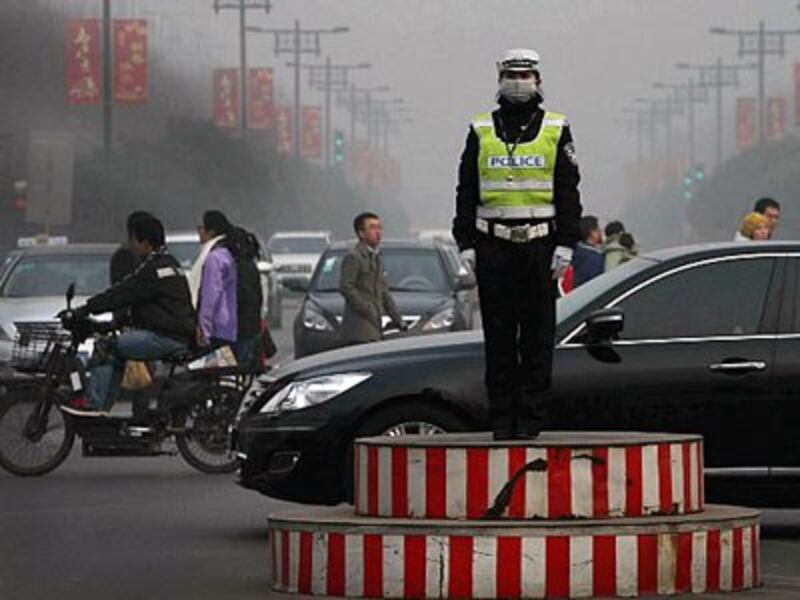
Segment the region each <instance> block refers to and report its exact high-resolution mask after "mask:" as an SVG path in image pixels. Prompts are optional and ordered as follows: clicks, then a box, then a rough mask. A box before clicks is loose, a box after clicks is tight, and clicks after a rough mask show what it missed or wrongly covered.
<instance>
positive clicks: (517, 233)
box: [511, 225, 528, 244]
mask: <svg viewBox="0 0 800 600" xmlns="http://www.w3.org/2000/svg"><path fill="white" fill-rule="evenodd" d="M511 241H512V242H516V243H517V244H521V243H525V242H527V241H528V226H527V225H518V226H517V227H511Z"/></svg>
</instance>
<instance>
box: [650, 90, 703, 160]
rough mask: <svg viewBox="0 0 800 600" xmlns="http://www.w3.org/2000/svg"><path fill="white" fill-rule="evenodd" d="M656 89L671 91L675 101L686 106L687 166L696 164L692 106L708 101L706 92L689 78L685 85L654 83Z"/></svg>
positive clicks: (693, 110) (693, 109)
mask: <svg viewBox="0 0 800 600" xmlns="http://www.w3.org/2000/svg"><path fill="white" fill-rule="evenodd" d="M653 87H654V88H656V89H671V90H673V93H674V95H675V100H676V101H678V102H680V103H683V104H684V106H686V110H687V113H688V123H687V128H688V132H687V133H688V136H689V164H690V165H692V168H694V165H695V164H696V160H697V152H696V144H695V129H696V127H695V108H694V105H695V104H696V103H698V102H707V101H708V90H707V88H705V87H701V86H698V85H697V84H696V83H695V81H694V79H692V78H689V81H688V82H687V83H662V82H656V83H654V84H653Z"/></svg>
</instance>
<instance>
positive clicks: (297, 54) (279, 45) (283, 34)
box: [247, 20, 350, 159]
mask: <svg viewBox="0 0 800 600" xmlns="http://www.w3.org/2000/svg"><path fill="white" fill-rule="evenodd" d="M247 31H252V32H253V33H266V34H270V35H273V36H274V37H275V56H281V55H282V54H291V55H292V56H293V60H292V64H293V65H294V157H295V158H296V159H299V158H300V140H301V135H300V111H301V108H302V106H301V101H300V70H301V62H300V60H301V56H302V55H303V54H314V55H316V56H320V55H321V54H322V44H321V38H322V36H323V35H328V34H336V33H347V32H348V31H350V29H349V28H348V27H334V28H332V29H302V28H301V27H300V21H298V20H295V22H294V27H293V28H292V29H264V28H263V27H247Z"/></svg>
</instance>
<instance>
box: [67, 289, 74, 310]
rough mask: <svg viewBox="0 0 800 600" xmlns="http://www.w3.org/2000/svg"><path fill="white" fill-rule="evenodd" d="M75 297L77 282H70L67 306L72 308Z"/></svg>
mask: <svg viewBox="0 0 800 600" xmlns="http://www.w3.org/2000/svg"><path fill="white" fill-rule="evenodd" d="M74 298H75V283H74V282H73V283H70V284H69V287H68V288H67V308H68V309H69V308H72V300H73V299H74Z"/></svg>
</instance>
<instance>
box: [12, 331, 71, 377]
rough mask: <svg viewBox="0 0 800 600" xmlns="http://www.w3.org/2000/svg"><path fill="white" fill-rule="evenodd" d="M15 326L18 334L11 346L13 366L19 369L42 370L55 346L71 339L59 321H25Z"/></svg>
mask: <svg viewBox="0 0 800 600" xmlns="http://www.w3.org/2000/svg"><path fill="white" fill-rule="evenodd" d="M14 326H15V327H16V329H17V335H16V337H15V338H14V345H13V347H12V348H11V366H12V367H14V368H15V369H17V370H19V371H39V370H42V369H43V367H44V364H45V361H46V359H47V357H48V355H49V354H50V352H51V350H52V349H53V346H54V345H55V344H59V343H60V344H67V343H69V342H70V340H71V337H70V334H69V332H68V331H65V330H63V329H62V328H61V326H60V324H59V323H54V322H34V321H24V322H17V323H14Z"/></svg>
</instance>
